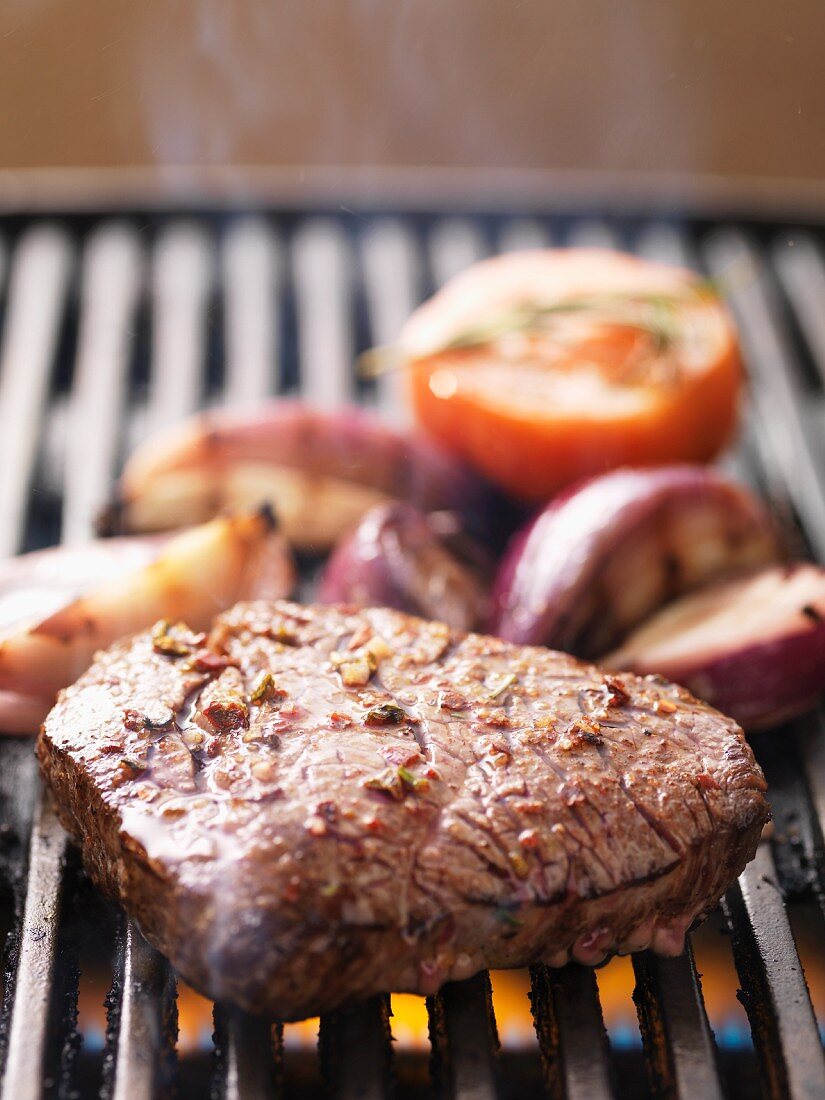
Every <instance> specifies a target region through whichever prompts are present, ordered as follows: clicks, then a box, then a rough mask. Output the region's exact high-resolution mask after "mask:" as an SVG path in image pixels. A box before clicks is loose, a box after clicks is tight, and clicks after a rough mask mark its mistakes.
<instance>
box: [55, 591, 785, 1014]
mask: <svg viewBox="0 0 825 1100" xmlns="http://www.w3.org/2000/svg"><path fill="white" fill-rule="evenodd" d="M38 754H39V758H40V763H41V768H42V772H43V776H44V778H45V780H46V782H47V784H48V785H49V787H50V788H51V791H52V792H53V795H54V799H55V801H56V804H57V808H58V812H59V814H60V818H61V821H62V822H63V824H64V825H65V827H66V829H67V830H68V831H69V833H70V834H71V835H72V837H73V838H74V839H75V841H76V842H77V843H78V844H79V845H80V847H81V849H82V852H83V858H84V861H85V865H86V867H87V869H88V871H89V873H90V875H91V877H92V878H93V880H94V881H95V882H96V883H97V884H98V885H99V886H100V887H101V888H102V889H103V890H105V891H106V892H107V893H108V894H110V895H112V896H113V897H115V898H119V899H120V901H121V902H122V903H123V905H124V907H125V908H126V910H127V911H128V912H129V913H130V914H132V915H133V916H134V917H136V918H137V920H138V922H139V924H140V926H141V928H142V930H143V932H144V933H145V935H146V937H147V938H148V939H149V940H150V941H151V942H152V943H154V944H155V945H156V946H157V947H158V948H159V949H160V950H161V951H163V952H164V953H165V954H166V955H167V956H168V957H169V958H170V960H171V961H172V963H173V964H174V966H175V967H176V968H177V969H178V971H179V972H180V973H181V974H182V975H183V977H184V978H185V979H186V980H187V981H188V982H190V983H191V984H192V985H194V986H195V987H196V988H197V989H200V990H201V991H203V992H204V993H205V994H207V995H209V996H210V997H213V998H216V999H219V1000H228V1001H232V1002H235V1003H237V1004H238V1005H240V1006H242V1007H243V1008H245V1009H247V1010H248V1011H252V1012H264V1011H266V1012H271V1013H273V1014H274V1015H276V1016H277V1017H279V1018H281V1019H285V1020H290V1019H299V1018H302V1017H305V1016H307V1015H313V1014H315V1013H319V1012H323V1011H327V1010H329V1009H332V1008H334V1007H336V1006H337V1005H340V1004H342V1003H345V1002H348V1001H350V1000H355V999H358V998H362V997H366V996H368V995H371V994H373V993H376V992H378V991H388V990H397V991H402V990H406V991H412V992H417V993H432V992H434V991H435V990H436V989H437V988H438V987H439V986H440V985H441V984H442V983H443V982H445V981H448V980H453V979H462V978H467V977H469V976H470V975H472V974H473V973H475V972H476V971H478V970H480V969H482V968H484V967H488V966H489V967H515V966H523V965H525V964H527V963H530V962H535V961H538V960H542V961H544V962H546V963H548V964H550V965H552V966H559V965H562V964H563V963H565V962H566V961H567V960H568V959H569V958H570V957H571V956H572V957H574V958H576V959H578V960H580V961H582V962H585V963H590V964H593V963H597V962H599V961H600V960H601V959H603V958H604V957H605V956H606V955H607V954H608V953H610V952H612V951H617V950H618V951H633V950H638V949H641V948H644V947H647V946H651V947H652V948H653V949H654V950H656V951H659V952H662V953H665V954H671V953H678V952H679V951H680V950H681V949H682V946H683V940H684V934H685V931H686V929H687V928H688V927H689V926H690V925H691V924H692V923H693V922H694V921H696V920H697V919H699V918H701V917H703V916H704V915H705V914H706V913H708V911H709V910H710V909H712V908H713V907H714V906H715V905H716V903H717V901H718V899H719V897H720V896H721V894H722V893H723V892H724V891H725V890H726V889H727V888H728V887H729V886H730V885H731V883H732V882H733V881H734V879H735V877H736V876H737V874H738V873H739V872H740V871H741V870H742V868H743V866H744V865H745V863H746V862H747V861H748V860H749V859H750V858H751V857H752V855H753V853H754V851H755V848H756V845H757V842H758V840H759V835H760V831H761V829H762V826H763V825H764V823H765V821H766V820H767V819H768V816H769V813H768V806H767V802H766V800H765V797H764V791H765V782H764V779H763V777H762V773H761V771H760V770H759V767H758V765H757V764H756V763H755V761H754V758H753V756H752V754H751V751H750V749H749V747H748V745H747V744H746V742H745V741H744V738H743V735H742V732H741V730H740V729H739V727H738V726H737V725H736V724H735V723H734V722H733V721H732V720H731V719H729V718H725V717H723V716H722V715H721V714H718V713H717V712H716V711H714V710H712V709H711V708H710V707H708V706H706V705H705V704H703V703H700V702H698V701H697V700H696V699H694V698H693V697H692V696H691V695H690V694H689V693H688V692H686V691H685V690H683V689H682V688H678V687H675V686H673V685H672V684H669V683H667V682H665V681H663V680H661V679H658V678H652V677H647V678H645V679H642V678H640V677H637V676H634V675H631V674H624V673H622V674H617V675H608V674H606V673H604V672H603V671H601V670H600V669H598V668H596V667H595V666H593V665H590V664H585V663H582V662H580V661H577V660H574V659H573V658H572V657H568V656H566V655H564V654H561V653H554V652H551V651H549V650H545V649H541V648H533V647H521V646H516V645H512V644H508V643H506V642H503V641H500V640H498V639H496V638H490V637H484V636H481V635H474V634H469V635H463V634H459V633H455V632H453V631H451V630H450V629H449V628H448V627H447V626H445V625H444V624H442V623H437V622H425V621H422V620H420V619H416V618H413V617H411V616H409V615H406V614H403V613H401V612H397V611H390V610H387V609H372V610H359V609H355V608H352V607H304V606H299V605H297V604H293V603H287V602H275V603H265V602H258V603H247V604H239V605H237V606H236V607H234V608H233V609H232V610H230V611H228V612H226V613H225V614H223V615H221V616H219V617H218V618H217V620H216V621H215V625H214V628H213V630H212V632H211V634H210V635H209V637H208V638H204V636H203V635H201V636H195V635H193V634H191V633H190V632H189V631H188V630H187V628H186V627H184V626H183V625H181V624H179V625H178V626H175V627H170V626H169V625H168V624H159V625H158V626H157V627H156V628H155V630H154V631H153V632H152V633H145V634H140V635H137V636H136V637H135V638H133V639H131V640H127V641H124V642H121V643H118V644H117V645H115V646H113V647H112V648H111V649H109V650H107V651H105V652H103V653H100V654H99V655H98V657H97V659H96V661H95V663H94V665H93V666H92V667H91V668H90V669H89V670H88V671H87V672H86V673H85V675H83V676H82V677H81V679H80V680H79V681H78V682H77V683H76V684H75V685H74V686H72V687H70V688H68V689H67V690H66V691H64V692H63V693H62V694H61V696H60V698H59V701H58V703H57V705H56V706H55V708H54V709H53V710H52V712H51V714H50V715H49V717H48V719H47V720H46V723H45V725H44V727H43V730H42V732H41V735H40V738H39V741H38Z"/></svg>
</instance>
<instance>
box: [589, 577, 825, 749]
mask: <svg viewBox="0 0 825 1100" xmlns="http://www.w3.org/2000/svg"><path fill="white" fill-rule="evenodd" d="M603 660H604V663H605V664H607V665H608V666H609V667H611V668H621V669H633V671H634V672H642V673H645V672H648V673H650V672H655V673H660V674H661V675H662V676H666V677H667V678H668V679H669V680H675V681H676V682H677V683H680V684H684V685H685V687H687V688H689V689H690V690H691V691H692V692H693V693H694V695H698V696H699V697H700V698H701V699H705V700H706V701H707V702H708V703H711V704H712V705H713V706H714V707H716V708H717V709H718V710H721V711H723V712H724V713H725V714H729V715H730V716H731V717H732V718H735V719H736V720H737V722H739V723H740V724H741V725H742V726H744V727H745V729H749V730H755V729H763V728H765V727H766V726H773V725H776V724H777V723H779V722H781V721H784V720H786V719H790V718H794V717H796V716H797V715H800V714H803V713H804V712H805V711H806V710H809V709H810V708H811V707H812V706H814V704H815V703H816V702H817V701H818V700H819V699H820V698H821V697H822V695H823V693H825V569H821V568H819V567H818V566H815V565H806V564H795V565H789V566H773V567H771V568H769V569H764V570H760V571H758V572H756V573H753V574H751V575H749V576H746V577H739V578H737V579H734V580H729V581H724V582H720V583H718V584H714V585H711V586H710V587H708V588H703V589H701V590H700V591H698V592H695V593H692V594H691V595H688V596H683V597H682V599H680V600H677V601H676V602H675V603H672V604H670V606H668V607H665V608H663V609H662V610H661V611H660V612H659V613H658V614H657V615H654V616H653V618H652V619H650V620H649V621H648V622H646V623H645V624H644V625H643V626H641V627H640V628H639V629H638V630H637V631H635V632H634V633H633V634H631V636H630V637H629V638H628V639H627V641H626V642H625V643H624V645H623V646H622V647H621V648H620V649H617V650H616V651H614V652H613V653H611V654H609V655H608V656H607V657H605V658H604V659H603Z"/></svg>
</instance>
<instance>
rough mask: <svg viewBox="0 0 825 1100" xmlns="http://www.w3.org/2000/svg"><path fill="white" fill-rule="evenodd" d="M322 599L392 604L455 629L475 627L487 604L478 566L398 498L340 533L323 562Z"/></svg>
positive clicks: (372, 605) (410, 506)
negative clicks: (341, 537) (459, 552)
mask: <svg viewBox="0 0 825 1100" xmlns="http://www.w3.org/2000/svg"><path fill="white" fill-rule="evenodd" d="M320 599H321V600H322V601H323V602H324V603H354V604H359V605H360V606H362V607H394V608H397V609H398V610H399V611H410V612H413V613H414V614H417V615H421V616H423V617H424V618H428V619H440V620H441V621H443V622H446V623H448V624H449V625H450V626H452V627H455V628H456V629H457V630H472V629H473V628H474V627H477V626H479V625H480V624H481V622H482V620H483V618H484V611H485V606H486V594H485V589H484V585H483V583H482V580H481V577H480V575H479V573H478V571H477V570H476V569H475V568H474V567H473V566H472V565H470V564H468V563H467V562H464V561H462V560H461V559H460V558H459V557H457V556H456V555H455V554H454V553H452V552H451V551H450V550H449V549H448V548H447V546H446V545H445V544H444V542H443V541H442V540H441V538H439V535H438V534H437V532H436V529H435V521H433V520H431V519H428V518H427V517H426V516H424V515H422V514H421V513H420V512H419V511H418V510H417V509H415V508H413V507H412V505H409V504H401V503H396V504H385V505H379V506H378V507H377V508H373V509H371V510H370V511H369V512H368V513H367V514H366V515H365V516H364V518H363V519H362V520H361V522H360V523H359V524H358V526H357V527H356V528H355V530H354V531H352V532H350V534H348V535H345V536H344V538H343V540H342V541H341V542H340V544H339V545H338V547H337V549H336V550H335V552H334V553H333V555H332V557H331V558H330V560H329V562H328V563H327V566H326V569H325V571H324V575H323V578H322V580H321V587H320Z"/></svg>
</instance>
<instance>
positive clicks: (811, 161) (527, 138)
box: [0, 0, 825, 202]
mask: <svg viewBox="0 0 825 1100" xmlns="http://www.w3.org/2000/svg"><path fill="white" fill-rule="evenodd" d="M411 167H417V168H419V169H426V170H427V172H429V174H430V176H431V178H432V179H439V178H440V179H442V180H443V181H446V182H447V184H449V181H450V180H453V181H455V180H458V179H465V180H466V179H468V178H471V179H472V180H473V181H480V182H482V183H483V181H485V180H486V181H488V183H489V184H490V185H491V186H493V185H495V181H496V180H499V181H505V180H512V179H516V178H517V179H518V180H521V181H522V182H523V181H524V180H533V182H534V184H535V183H536V181H538V180H540V178H542V177H543V174H545V173H548V172H550V173H559V172H561V174H562V176H566V175H567V174H569V173H571V172H572V173H579V172H581V173H584V174H585V175H586V178H587V179H588V180H600V181H602V183H604V182H605V181H608V182H607V186H608V187H609V186H611V185H612V183H614V182H615V184H616V186H619V187H622V186H633V185H634V183H637V184H639V185H640V186H641V187H642V189H643V190H644V189H645V188H648V189H649V190H650V191H651V193H653V192H655V191H656V189H657V187H658V186H660V184H661V183H662V181H665V183H666V185H667V186H671V187H673V188H676V189H678V188H682V189H683V190H684V189H687V191H688V192H690V191H691V189H693V190H695V191H696V192H697V193H699V192H702V190H703V189H708V188H710V189H711V191H712V190H713V189H714V188H716V189H717V190H719V189H721V191H723V192H725V191H728V192H733V193H735V192H736V191H737V189H738V190H739V192H740V193H742V194H753V195H757V194H760V193H767V194H769V195H773V196H775V197H776V196H778V197H780V198H781V197H782V196H785V197H787V198H788V200H789V201H790V200H791V199H793V198H794V197H796V198H797V199H800V200H805V201H810V202H819V201H820V200H822V198H823V188H822V181H823V180H825V8H823V5H822V2H821V0H508V2H503V0H395V2H393V0H201V2H183V0H3V2H2V4H0V170H5V173H6V176H7V179H6V182H7V184H8V182H9V178H10V177H9V176H8V173H9V170H14V171H15V172H16V173H17V174H16V176H15V177H14V178H16V179H17V180H18V182H19V181H20V180H21V179H26V180H28V181H29V183H32V181H33V185H34V186H37V185H38V184H39V183H42V182H43V180H44V179H47V178H51V179H52V180H53V181H54V180H62V181H63V182H64V183H68V182H69V181H71V180H74V183H73V186H75V187H77V186H81V187H82V185H83V182H82V181H83V180H84V179H85V181H86V184H87V185H88V184H90V183H92V182H93V178H92V177H91V176H89V175H83V174H82V173H84V172H85V170H87V169H107V170H110V169H126V168H128V169H136V168H137V169H139V170H140V172H139V173H138V174H137V175H135V174H134V173H132V178H134V179H137V178H140V179H141V180H142V181H143V183H144V184H145V183H146V181H147V180H151V181H152V182H153V185H157V186H160V187H161V188H163V187H164V186H172V184H173V183H174V185H175V186H178V187H180V186H186V187H191V188H193V189H197V188H199V187H200V186H203V185H204V181H209V180H214V179H216V178H218V177H221V178H222V179H223V180H224V182H226V181H228V180H230V179H231V181H232V183H233V185H234V186H237V187H239V188H242V187H243V186H244V185H245V184H247V185H250V186H251V181H253V180H259V181H260V180H261V179H264V178H266V179H269V180H271V181H273V182H274V183H277V181H279V180H280V181H281V182H282V183H284V184H285V185H286V186H288V187H289V186H292V187H298V186H300V184H301V181H304V182H305V183H307V185H310V184H312V183H313V182H316V183H317V181H318V180H325V181H326V182H327V184H329V183H330V181H333V183H334V178H335V173H336V172H337V173H339V176H340V178H342V179H345V180H349V181H350V183H352V181H353V180H356V181H360V184H361V185H362V186H365V187H370V186H375V187H379V186H380V181H381V179H382V178H383V179H384V180H385V181H387V182H386V185H387V186H390V185H391V184H390V182H389V181H391V179H395V178H396V176H395V175H394V170H395V169H407V168H411ZM46 169H49V170H54V169H60V170H61V171H60V172H58V173H55V172H54V171H51V172H44V171H42V170H46ZM66 169H69V170H71V171H69V172H66V171H65V170H66ZM458 169H462V170H469V169H472V170H474V171H473V174H472V176H471V177H470V176H468V175H467V174H466V173H465V172H456V171H455V170H458ZM20 170H37V171H36V172H35V174H34V175H32V174H31V173H30V172H29V171H27V172H26V173H25V174H24V176H20V174H19V172H20ZM78 172H80V173H81V174H80V175H79V174H78ZM382 172H383V173H384V175H383V176H382ZM402 175H403V174H402ZM97 178H98V179H101V178H103V177H102V176H98V177H97ZM120 178H121V179H123V178H124V177H123V176H122V175H121V177H120ZM406 178H407V179H409V178H410V177H409V176H407V177H406ZM568 178H570V179H572V180H575V179H576V178H577V177H576V176H572V177H568ZM583 178H584V177H583ZM657 180H658V181H659V183H657V182H656V181H657ZM461 186H463V184H462V185H461Z"/></svg>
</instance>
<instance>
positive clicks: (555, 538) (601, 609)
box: [488, 465, 779, 657]
mask: <svg viewBox="0 0 825 1100" xmlns="http://www.w3.org/2000/svg"><path fill="white" fill-rule="evenodd" d="M692 516H695V517H696V518H697V521H699V520H703V521H705V522H706V521H707V519H708V516H710V517H711V519H712V522H713V524H714V526H715V528H716V531H715V536H716V537H717V540H718V545H717V546H716V547H715V549H714V553H713V554H712V555H711V556H710V557H709V558H708V559H707V560H704V559H705V558H706V557H707V554H706V553H705V551H706V550H707V546H706V544H705V545H703V541H704V540H705V539H706V535H707V531H706V529H705V531H704V533H703V532H702V531H700V530H699V531H697V537H696V538H693V537H692V536H691V532H690V520H691V517H692ZM778 555H779V543H778V539H777V536H776V532H775V529H774V527H773V524H772V522H771V520H770V517H769V516H768V514H767V512H766V511H765V509H764V508H763V506H762V504H761V503H760V502H759V501H758V500H757V499H756V497H755V496H753V494H751V493H750V492H749V491H748V490H747V489H745V488H743V487H742V486H739V485H735V484H733V483H732V482H730V481H727V480H726V479H725V478H723V477H722V476H721V475H720V474H718V473H716V472H715V471H713V470H710V469H708V468H707V467H704V466H689V465H680V466H666V467H659V468H656V469H638V470H637V469H622V470H615V471H613V472H611V473H608V474H605V475H603V476H600V477H597V478H593V479H590V480H588V481H586V482H584V483H583V484H580V485H578V486H574V487H572V488H571V489H569V490H566V491H565V492H564V493H563V494H561V495H560V496H558V497H556V498H555V499H554V500H553V501H551V503H550V504H549V505H547V507H546V508H544V509H543V510H542V511H541V512H539V514H538V515H537V516H535V517H534V518H533V519H532V520H530V521H529V522H528V523H527V524H526V525H525V526H524V527H523V528H521V529H520V530H519V531H517V532H516V534H515V535H514V536H513V538H512V539H511V541H510V544H509V546H508V548H507V550H506V552H505V555H504V558H503V561H502V563H501V566H500V568H499V572H498V576H497V577H496V581H495V584H494V588H493V595H492V608H493V610H492V614H491V618H490V621H489V624H488V625H489V629H490V632H491V633H494V634H498V635H499V636H500V637H502V638H505V639H506V640H508V641H511V642H517V643H520V644H524V645H547V646H551V647H553V648H556V649H563V650H565V651H567V652H570V653H574V654H577V655H579V656H583V657H594V656H598V655H599V654H600V653H604V652H605V651H606V650H608V649H610V648H612V647H613V646H614V645H616V644H617V643H618V642H619V641H620V640H621V638H622V637H623V636H624V635H625V634H626V633H627V632H629V631H630V630H631V629H632V628H633V627H634V626H636V625H637V624H638V623H639V622H641V621H642V619H644V618H645V617H646V616H647V615H649V614H650V613H651V612H652V611H654V610H655V609H656V608H657V607H659V606H661V605H662V604H663V603H665V602H666V601H668V600H670V599H673V598H674V597H675V596H677V595H679V594H680V593H682V592H684V591H687V590H688V589H690V588H692V587H695V586H696V585H698V584H702V583H706V582H707V581H709V580H713V579H716V578H717V577H719V576H723V575H725V574H726V573H728V572H730V571H733V570H735V569H741V568H747V567H751V566H753V565H757V564H762V563H766V562H770V561H774V560H776V559H777V557H778ZM637 562H638V563H639V564H638V568H636V567H635V565H634V563H637ZM620 565H621V566H622V568H621V569H620V568H619V566H620ZM611 570H612V572H611ZM640 586H641V588H643V591H639V592H638V593H637V592H636V591H635V588H637V587H640Z"/></svg>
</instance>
